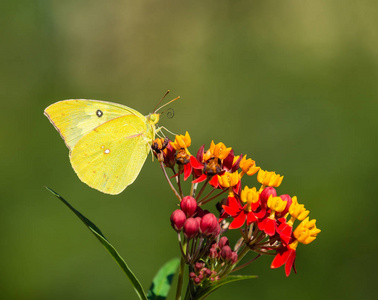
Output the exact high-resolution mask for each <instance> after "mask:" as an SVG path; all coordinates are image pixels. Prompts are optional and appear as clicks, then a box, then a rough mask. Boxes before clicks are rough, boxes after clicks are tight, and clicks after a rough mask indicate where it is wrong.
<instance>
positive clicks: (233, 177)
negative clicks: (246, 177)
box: [217, 171, 240, 188]
mask: <svg viewBox="0 0 378 300" xmlns="http://www.w3.org/2000/svg"><path fill="white" fill-rule="evenodd" d="M217 176H218V181H219V184H220V185H221V186H223V187H225V188H228V187H233V186H235V185H237V184H238V182H239V179H240V177H239V173H238V171H236V172H234V173H229V172H225V173H224V174H223V175H221V176H219V175H217Z"/></svg>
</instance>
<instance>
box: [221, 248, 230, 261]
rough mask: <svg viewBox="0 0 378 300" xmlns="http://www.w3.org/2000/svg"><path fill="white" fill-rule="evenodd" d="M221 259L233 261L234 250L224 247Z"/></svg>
mask: <svg viewBox="0 0 378 300" xmlns="http://www.w3.org/2000/svg"><path fill="white" fill-rule="evenodd" d="M221 257H222V258H223V259H224V260H231V258H232V250H231V248H230V246H227V245H225V246H223V248H222V249H221Z"/></svg>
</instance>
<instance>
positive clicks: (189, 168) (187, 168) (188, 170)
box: [184, 164, 192, 180]
mask: <svg viewBox="0 0 378 300" xmlns="http://www.w3.org/2000/svg"><path fill="white" fill-rule="evenodd" d="M190 174H192V166H191V165H190V164H185V165H184V180H187V179H188V178H189V176H190Z"/></svg>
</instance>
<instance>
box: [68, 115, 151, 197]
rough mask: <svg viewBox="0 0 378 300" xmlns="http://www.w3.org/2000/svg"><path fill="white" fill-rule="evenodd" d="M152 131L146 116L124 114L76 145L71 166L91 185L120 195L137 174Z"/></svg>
mask: <svg viewBox="0 0 378 300" xmlns="http://www.w3.org/2000/svg"><path fill="white" fill-rule="evenodd" d="M142 117H143V116H142ZM154 134H155V131H154V128H153V127H152V125H151V124H149V123H146V118H145V117H143V118H140V117H139V116H136V115H126V116H122V117H118V118H115V119H113V120H110V121H108V122H106V123H104V124H102V125H100V126H98V127H96V128H95V129H93V130H92V131H91V132H89V133H88V134H86V135H85V136H84V137H83V138H81V139H80V140H79V141H78V142H77V143H76V144H75V146H74V147H73V149H72V151H71V155H70V160H71V164H72V167H73V168H74V170H75V172H76V173H77V175H78V176H79V178H80V179H81V181H83V182H85V183H86V184H88V185H89V186H90V187H92V188H95V189H97V190H99V191H101V192H103V193H107V194H113V195H115V194H119V193H121V192H122V191H123V190H124V189H125V188H126V187H127V186H128V185H130V184H131V183H133V182H134V180H135V179H136V177H137V176H138V174H139V172H140V170H141V168H142V166H143V164H144V162H145V160H146V158H147V155H148V152H149V149H150V146H149V145H150V144H151V142H152V139H153V138H154Z"/></svg>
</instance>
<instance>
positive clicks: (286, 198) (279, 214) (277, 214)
mask: <svg viewBox="0 0 378 300" xmlns="http://www.w3.org/2000/svg"><path fill="white" fill-rule="evenodd" d="M280 198H281V199H282V200H283V201H286V202H287V203H286V207H285V209H284V210H283V211H281V212H276V217H277V218H281V217H283V216H285V215H286V214H287V213H288V211H289V207H290V205H291V203H292V202H293V201H292V200H291V197H290V196H289V195H288V194H284V195H281V196H280Z"/></svg>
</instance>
